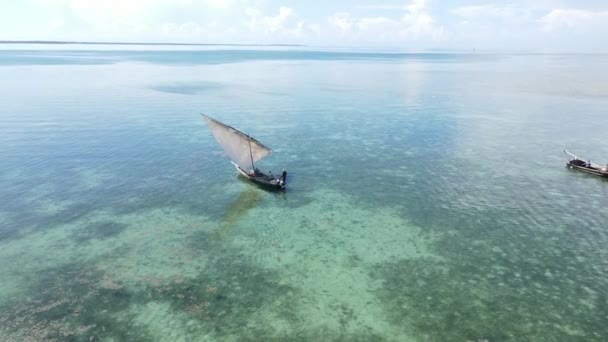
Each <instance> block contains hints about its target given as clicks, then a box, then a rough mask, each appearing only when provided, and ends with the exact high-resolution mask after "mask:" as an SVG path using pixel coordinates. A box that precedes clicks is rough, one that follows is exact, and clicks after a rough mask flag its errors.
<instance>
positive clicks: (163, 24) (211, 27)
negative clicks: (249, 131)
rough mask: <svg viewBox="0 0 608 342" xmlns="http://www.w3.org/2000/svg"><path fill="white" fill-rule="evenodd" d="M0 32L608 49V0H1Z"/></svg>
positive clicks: (27, 36)
mask: <svg viewBox="0 0 608 342" xmlns="http://www.w3.org/2000/svg"><path fill="white" fill-rule="evenodd" d="M0 40H69V41H74V40H76V41H114V42H172V43H232V44H305V45H311V46H320V47H321V46H325V47H361V48H375V47H377V48H391V49H401V50H428V49H446V50H473V49H475V50H479V51H483V50H499V51H531V52H590V53H594V52H602V53H605V52H608V1H607V0H578V1H576V0H535V1H524V0H514V1H507V2H503V1H495V0H486V1H484V0H480V1H464V0H443V1H440V0H406V1H394V0H376V1H373V0H350V1H348V0H307V1H302V0H300V1H296V0H283V1H278V0H19V1H14V0H0Z"/></svg>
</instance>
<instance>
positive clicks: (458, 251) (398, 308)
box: [370, 213, 608, 341]
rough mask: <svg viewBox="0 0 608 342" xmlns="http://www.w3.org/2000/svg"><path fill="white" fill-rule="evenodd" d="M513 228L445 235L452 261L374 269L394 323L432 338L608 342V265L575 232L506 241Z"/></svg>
mask: <svg viewBox="0 0 608 342" xmlns="http://www.w3.org/2000/svg"><path fill="white" fill-rule="evenodd" d="M486 214H487V215H486V216H487V217H489V218H488V220H490V219H491V217H492V216H491V213H486ZM511 228H512V229H510V230H507V229H495V230H492V231H490V232H485V234H479V232H476V233H475V232H473V231H467V229H463V231H462V232H461V234H462V235H467V236H465V237H463V238H454V237H450V238H445V239H442V240H439V241H438V242H437V245H436V249H437V251H438V253H439V255H442V256H443V257H444V259H443V260H445V261H437V260H426V261H424V260H423V261H420V260H405V259H404V260H397V261H393V262H388V263H385V264H379V265H377V266H376V267H375V269H373V270H372V271H371V272H370V275H371V276H372V277H373V278H376V279H379V280H380V281H381V284H382V285H381V289H380V290H379V292H378V297H379V299H380V300H381V301H382V302H383V303H384V304H383V306H384V307H385V310H386V312H387V315H388V316H389V317H390V320H391V323H392V324H394V325H395V326H397V327H401V328H402V329H404V331H414V332H416V335H417V336H418V337H419V338H420V339H421V340H427V341H448V340H457V341H485V340H487V341H604V340H605V336H608V324H607V323H608V298H607V296H606V285H607V284H606V283H605V280H604V279H603V278H602V270H601V269H600V268H602V269H605V266H606V265H605V264H604V265H603V267H600V268H598V265H597V264H596V263H589V262H587V260H589V259H588V257H592V255H588V256H585V255H582V254H581V253H580V251H583V250H585V249H587V247H585V246H583V245H582V244H581V239H577V238H576V237H573V236H569V235H568V234H555V232H553V233H551V234H549V233H543V232H536V235H535V236H534V237H530V238H528V239H520V240H518V243H514V242H513V241H511V242H503V241H505V240H504V238H505V236H504V235H512V234H518V233H519V234H521V233H522V231H519V230H518V229H516V228H515V227H511ZM563 245H569V246H570V248H563V247H562V246H563ZM576 245H579V246H578V247H574V246H576ZM572 248H575V249H576V250H577V251H579V252H578V253H573V252H572V251H571V249H572Z"/></svg>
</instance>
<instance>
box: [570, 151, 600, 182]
mask: <svg viewBox="0 0 608 342" xmlns="http://www.w3.org/2000/svg"><path fill="white" fill-rule="evenodd" d="M564 153H565V154H566V156H568V163H566V166H568V167H569V168H571V169H576V170H580V171H583V172H587V173H590V174H592V175H596V176H600V177H608V164H606V166H601V165H597V164H593V163H591V162H590V161H585V160H583V159H581V158H579V157H577V156H575V155H574V154H572V153H570V152H568V151H566V150H564Z"/></svg>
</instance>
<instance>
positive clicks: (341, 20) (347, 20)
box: [328, 12, 354, 32]
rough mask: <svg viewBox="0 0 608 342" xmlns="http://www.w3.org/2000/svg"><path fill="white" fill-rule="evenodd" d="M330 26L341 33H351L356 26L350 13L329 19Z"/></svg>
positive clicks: (338, 14)
mask: <svg viewBox="0 0 608 342" xmlns="http://www.w3.org/2000/svg"><path fill="white" fill-rule="evenodd" d="M328 21H329V24H330V25H331V26H333V27H335V28H337V29H339V30H340V31H341V32H347V31H350V29H351V28H352V27H353V25H354V20H353V19H352V18H351V16H350V14H349V13H345V12H340V13H335V14H334V15H332V16H330V17H329V18H328Z"/></svg>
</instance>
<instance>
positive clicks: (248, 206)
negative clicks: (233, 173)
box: [213, 175, 287, 239]
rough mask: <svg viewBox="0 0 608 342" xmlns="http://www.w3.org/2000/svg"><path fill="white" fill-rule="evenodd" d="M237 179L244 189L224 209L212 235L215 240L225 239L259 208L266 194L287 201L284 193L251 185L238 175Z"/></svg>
mask: <svg viewBox="0 0 608 342" xmlns="http://www.w3.org/2000/svg"><path fill="white" fill-rule="evenodd" d="M238 179H239V181H241V182H243V183H246V184H245V185H246V188H245V190H243V191H242V192H241V193H240V194H239V196H238V197H237V198H236V199H235V200H234V201H232V203H230V205H229V206H228V208H227V209H226V212H225V213H224V215H223V216H222V218H221V221H220V225H219V227H218V228H217V229H216V230H215V231H214V233H213V236H214V237H215V238H216V239H222V238H223V237H225V236H226V235H227V234H228V233H229V232H230V231H231V230H232V228H234V227H235V226H236V224H237V223H238V222H239V221H240V220H241V219H242V218H244V217H245V216H246V215H247V214H248V213H249V212H250V211H251V210H252V209H255V208H257V207H259V206H260V204H261V203H262V201H263V200H264V198H265V197H266V196H268V194H272V195H274V196H277V197H278V198H281V199H284V200H286V199H287V197H286V195H285V191H280V192H277V191H273V190H270V189H265V188H264V187H261V186H257V185H255V184H251V182H250V181H249V180H248V179H247V178H245V177H243V176H241V175H238Z"/></svg>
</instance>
